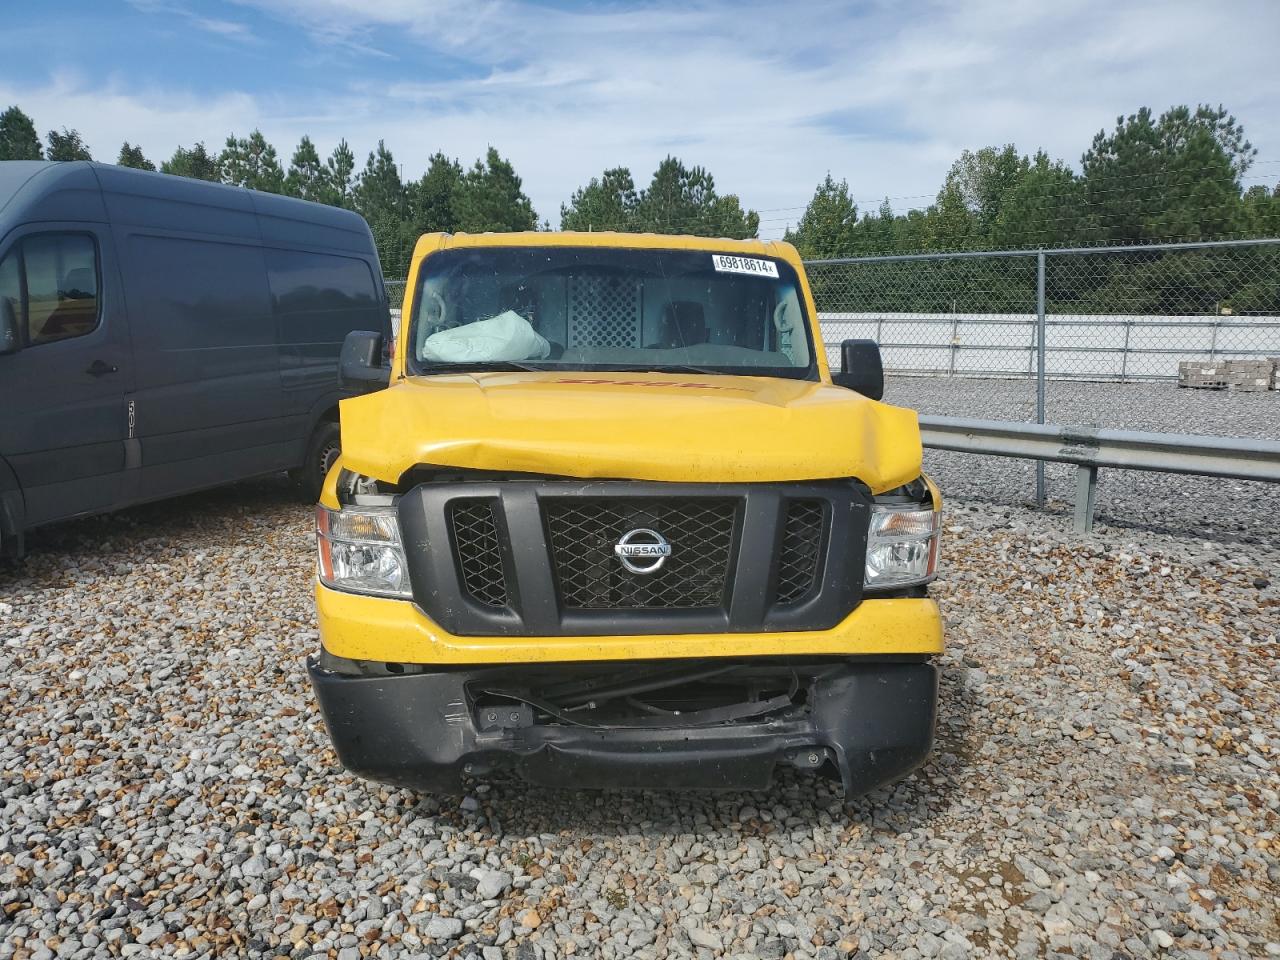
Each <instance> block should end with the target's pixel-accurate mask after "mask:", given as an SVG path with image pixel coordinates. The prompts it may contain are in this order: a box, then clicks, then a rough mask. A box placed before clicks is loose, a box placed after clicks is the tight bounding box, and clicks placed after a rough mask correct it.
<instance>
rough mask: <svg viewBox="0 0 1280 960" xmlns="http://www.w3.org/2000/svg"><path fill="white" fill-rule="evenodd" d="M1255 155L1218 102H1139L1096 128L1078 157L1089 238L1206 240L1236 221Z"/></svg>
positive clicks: (1231, 228) (1226, 232)
mask: <svg viewBox="0 0 1280 960" xmlns="http://www.w3.org/2000/svg"><path fill="white" fill-rule="evenodd" d="M1256 153H1257V151H1256V150H1254V148H1253V146H1252V145H1251V144H1250V143H1249V142H1248V141H1247V140H1246V139H1245V138H1244V130H1243V128H1241V126H1240V125H1239V124H1238V123H1236V120H1235V118H1234V117H1232V116H1231V115H1230V114H1228V113H1227V112H1226V110H1224V109H1223V108H1222V107H1217V108H1213V107H1207V106H1200V107H1198V108H1197V109H1196V110H1195V111H1192V110H1191V109H1190V108H1188V107H1185V106H1183V107H1174V108H1173V109H1171V110H1169V111H1167V112H1165V113H1164V114H1162V115H1161V116H1160V117H1159V119H1154V118H1153V115H1152V113H1151V110H1150V109H1148V108H1147V107H1143V108H1142V109H1141V110H1139V111H1138V112H1137V113H1135V114H1132V115H1130V116H1129V117H1120V118H1118V119H1117V120H1116V128H1115V130H1114V131H1113V132H1112V133H1110V134H1108V133H1107V132H1106V131H1100V132H1099V133H1098V134H1097V136H1095V137H1094V138H1093V143H1092V144H1091V145H1090V147H1089V149H1088V150H1087V151H1086V152H1085V154H1084V157H1083V158H1082V160H1081V169H1082V175H1083V180H1084V202H1085V204H1086V206H1087V208H1088V218H1087V230H1088V234H1089V238H1090V239H1093V240H1101V241H1107V242H1113V243H1143V242H1151V241H1158V240H1204V239H1213V238H1215V237H1223V236H1228V235H1231V234H1232V233H1233V232H1234V231H1235V230H1236V229H1237V228H1238V227H1239V225H1240V216H1241V200H1240V194H1241V191H1240V181H1239V178H1240V177H1241V176H1242V175H1243V174H1244V172H1245V171H1247V170H1248V169H1249V166H1250V164H1252V162H1253V158H1254V156H1255V154H1256Z"/></svg>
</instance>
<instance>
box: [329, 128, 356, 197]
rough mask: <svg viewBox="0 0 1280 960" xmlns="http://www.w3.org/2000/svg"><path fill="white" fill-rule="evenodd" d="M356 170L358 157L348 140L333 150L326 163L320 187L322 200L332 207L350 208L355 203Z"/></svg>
mask: <svg viewBox="0 0 1280 960" xmlns="http://www.w3.org/2000/svg"><path fill="white" fill-rule="evenodd" d="M355 169H356V155H355V154H354V153H352V152H351V147H349V146H348V145H347V141H346V140H341V141H339V142H338V145H337V146H336V147H334V148H333V153H331V154H330V155H329V159H328V160H327V161H325V167H324V176H323V179H322V181H321V187H320V200H321V202H323V203H327V204H329V206H331V207H348V208H350V207H351V205H352V202H353V196H352V194H353V187H354V182H353V179H352V178H353V176H354V174H355Z"/></svg>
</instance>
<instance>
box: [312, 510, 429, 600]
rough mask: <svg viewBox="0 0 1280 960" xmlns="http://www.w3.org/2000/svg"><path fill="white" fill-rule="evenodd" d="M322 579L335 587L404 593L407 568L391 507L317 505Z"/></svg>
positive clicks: (393, 594)
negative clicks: (329, 506) (336, 507)
mask: <svg viewBox="0 0 1280 960" xmlns="http://www.w3.org/2000/svg"><path fill="white" fill-rule="evenodd" d="M316 547H317V549H318V552H319V564H318V565H319V572H320V582H321V583H323V584H324V585H325V586H327V587H333V588H334V589H336V590H348V591H350V592H352V593H368V594H373V595H374V596H379V597H408V596H410V595H411V590H410V587H409V571H408V568H407V566H406V565H405V560H404V549H403V547H402V546H401V544H400V524H399V523H398V522H397V521H396V510H395V507H391V506H386V507H362V506H354V507H346V508H344V509H342V510H329V509H328V508H326V507H323V506H317V507H316Z"/></svg>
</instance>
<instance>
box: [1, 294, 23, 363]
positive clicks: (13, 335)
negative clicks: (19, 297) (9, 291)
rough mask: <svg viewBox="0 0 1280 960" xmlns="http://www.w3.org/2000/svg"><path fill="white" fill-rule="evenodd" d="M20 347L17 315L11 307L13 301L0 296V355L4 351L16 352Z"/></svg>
mask: <svg viewBox="0 0 1280 960" xmlns="http://www.w3.org/2000/svg"><path fill="white" fill-rule="evenodd" d="M20 349H22V337H21V332H20V331H19V330H18V315H17V313H16V312H15V311H14V309H13V301H12V300H10V299H9V298H8V297H0V356H3V355H4V354H6V353H17V352H18V351H19V350H20Z"/></svg>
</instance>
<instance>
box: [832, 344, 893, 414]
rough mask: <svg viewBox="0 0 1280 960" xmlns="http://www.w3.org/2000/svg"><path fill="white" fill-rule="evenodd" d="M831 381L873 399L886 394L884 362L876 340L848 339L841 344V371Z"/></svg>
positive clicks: (833, 375)
mask: <svg viewBox="0 0 1280 960" xmlns="http://www.w3.org/2000/svg"><path fill="white" fill-rule="evenodd" d="M831 382H832V383H834V384H835V385H836V386H837V387H844V388H846V389H848V390H853V391H854V392H855V393H860V394H862V395H863V396H864V397H868V398H870V399H872V400H879V399H881V398H882V397H883V396H884V364H883V363H882V362H881V360H880V344H878V343H876V342H875V341H874V340H846V341H844V342H843V343H842V344H840V372H839V373H835V374H832V375H831Z"/></svg>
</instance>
